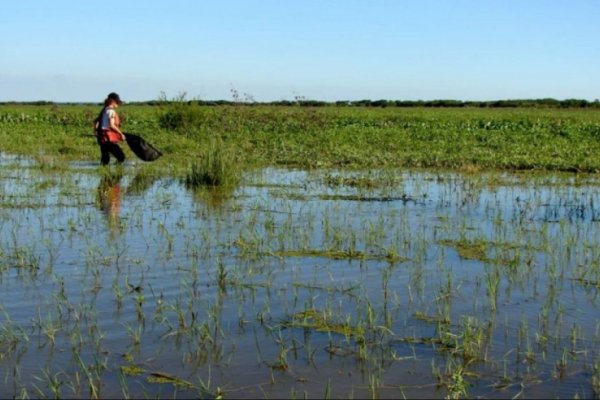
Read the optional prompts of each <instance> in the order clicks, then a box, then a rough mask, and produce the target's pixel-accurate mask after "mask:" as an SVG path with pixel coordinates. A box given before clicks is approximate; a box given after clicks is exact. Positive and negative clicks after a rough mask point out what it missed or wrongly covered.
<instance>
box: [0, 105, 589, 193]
mask: <svg viewBox="0 0 600 400" xmlns="http://www.w3.org/2000/svg"><path fill="white" fill-rule="evenodd" d="M98 109H99V106H98V107H93V106H89V105H81V106H76V105H68V106H67V105H65V106H62V105H61V106H49V105H37V106H35V105H2V106H0V141H1V142H2V151H3V152H8V153H13V154H22V155H28V156H31V157H33V158H36V159H40V160H42V161H43V163H46V164H52V165H53V163H54V162H55V161H57V162H59V163H60V162H64V161H70V160H92V161H96V160H99V149H98V146H97V144H96V140H95V138H94V137H93V135H92V128H91V126H92V121H93V119H94V118H95V116H96V115H97V112H98ZM119 113H120V115H121V116H122V120H123V124H122V126H123V129H124V130H126V131H128V132H132V133H136V134H140V135H142V136H143V137H144V138H145V139H147V140H148V141H149V142H150V143H152V144H153V145H155V146H156V147H157V148H159V149H160V150H161V151H162V152H163V153H164V156H163V157H162V158H161V159H160V160H158V161H156V162H154V163H151V164H147V165H149V166H148V167H147V168H152V169H154V168H155V169H158V170H160V171H162V173H165V172H168V173H169V174H171V175H175V174H179V175H180V176H182V177H185V176H186V175H188V174H190V175H192V176H191V178H192V180H193V179H194V178H193V177H194V176H195V174H199V175H200V176H203V172H202V171H203V169H199V167H195V168H196V170H194V172H190V165H195V164H201V163H204V162H205V159H206V158H207V157H206V154H205V152H206V151H209V150H210V149H211V140H214V138H217V137H218V138H220V140H222V142H223V146H224V148H225V149H235V151H236V155H237V157H238V158H237V160H236V161H237V162H236V164H237V165H256V166H282V165H283V166H293V167H301V168H319V167H326V168H341V167H343V168H357V169H358V168H360V169H366V168H377V169H379V168H388V167H390V168H398V167H427V168H450V169H457V170H465V171H481V170H498V169H500V170H544V171H546V170H551V171H571V172H598V171H600V158H599V157H597V154H600V112H598V111H597V110H594V109H588V110H584V109H531V108H523V109H519V108H512V109H478V108H460V109H456V108H452V109H444V108H436V109H431V108H372V107H369V108H367V107H365V108H361V107H335V106H331V107H321V108H311V107H300V106H280V107H273V106H267V105H261V106H255V107H244V106H231V105H227V106H201V105H197V104H185V105H182V104H178V103H161V104H160V105H156V106H149V105H125V106H124V107H122V108H121V109H120V110H119ZM124 147H125V146H124ZM213 150H214V149H213ZM126 154H127V157H128V158H134V157H135V156H134V155H133V154H132V153H131V152H130V151H129V150H126ZM206 162H207V161H206ZM213 162H214V161H213ZM210 165H213V164H210ZM210 168H213V167H210ZM202 179H204V178H202ZM211 179H212V178H207V180H208V181H210V180H211ZM383 182H385V178H384V177H382V178H381V179H380V178H377V177H355V178H348V179H345V178H338V177H335V176H333V175H332V176H330V177H329V179H328V183H329V184H331V185H347V186H354V187H366V188H368V187H373V186H379V185H381V184H382V183H383ZM390 183H393V182H390Z"/></svg>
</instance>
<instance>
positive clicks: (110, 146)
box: [100, 142, 125, 165]
mask: <svg viewBox="0 0 600 400" xmlns="http://www.w3.org/2000/svg"><path fill="white" fill-rule="evenodd" d="M100 153H101V157H100V162H101V163H102V165H108V163H109V161H110V155H111V154H112V155H113V156H114V157H115V158H116V159H117V162H119V163H122V162H123V161H125V154H123V150H121V148H120V147H119V145H118V144H116V143H110V142H106V143H101V144H100Z"/></svg>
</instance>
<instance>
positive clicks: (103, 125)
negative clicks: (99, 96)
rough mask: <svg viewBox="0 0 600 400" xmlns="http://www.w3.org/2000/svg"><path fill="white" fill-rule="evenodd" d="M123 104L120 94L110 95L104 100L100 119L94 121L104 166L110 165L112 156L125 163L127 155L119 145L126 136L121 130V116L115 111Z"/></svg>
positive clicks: (101, 160)
mask: <svg viewBox="0 0 600 400" xmlns="http://www.w3.org/2000/svg"><path fill="white" fill-rule="evenodd" d="M122 103H123V102H122V101H121V98H120V97H119V95H118V94H116V93H114V92H113V93H109V95H108V96H107V97H106V100H104V108H102V111H100V115H98V118H96V119H95V120H94V133H95V135H96V139H97V140H98V144H99V145H100V154H101V157H100V162H101V163H102V165H108V163H109V161H110V155H111V154H112V155H113V156H114V157H115V158H116V159H117V162H118V163H119V164H120V163H122V162H123V161H125V154H124V153H123V150H122V149H121V147H120V146H119V145H118V144H117V143H119V142H121V141H124V140H125V135H124V134H123V132H121V129H120V128H119V125H120V121H119V115H118V114H117V112H116V110H115V109H116V108H117V107H119V106H120V105H121V104H122Z"/></svg>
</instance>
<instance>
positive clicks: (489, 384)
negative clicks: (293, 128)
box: [0, 155, 600, 398]
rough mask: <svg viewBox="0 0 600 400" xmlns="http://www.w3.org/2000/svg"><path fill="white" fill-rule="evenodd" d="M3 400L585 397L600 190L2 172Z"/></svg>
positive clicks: (397, 180)
mask: <svg viewBox="0 0 600 400" xmlns="http://www.w3.org/2000/svg"><path fill="white" fill-rule="evenodd" d="M0 188H1V190H0V397H28V396H29V397H64V398H72V397H97V398H111V397H119V398H120V397H136V398H139V397H224V398H231V397H235V398H240V397H247V398H257V397H260V398H282V397H289V398H298V397H305V396H306V397H309V398H323V397H325V398H348V397H350V398H365V397H372V398H401V397H411V398H414V397H425V398H430V397H442V398H443V397H451V398H456V397H467V396H469V397H475V396H480V397H489V398H494V397H497V398H507V397H529V398H533V397H540V398H547V397H574V396H579V397H593V396H595V395H596V396H597V395H598V394H600V354H599V349H600V347H599V344H600V313H599V306H600V300H599V299H598V294H599V293H600V243H599V240H598V238H599V237H600V209H599V204H598V202H599V201H600V197H599V195H600V179H598V177H597V176H596V175H581V174H580V175H575V174H566V175H534V174H510V173H475V174H461V173H452V172H428V171H414V170H393V171H387V170H373V171H335V170H316V171H302V170H284V169H265V170H261V171H257V172H254V173H248V174H247V175H245V176H244V179H243V182H242V184H240V185H239V187H237V188H236V189H235V190H233V191H230V192H226V193H223V192H219V191H212V190H188V189H187V188H186V187H185V185H184V184H183V183H182V182H180V181H178V180H174V179H165V178H160V179H153V178H150V177H148V176H146V175H144V174H143V167H142V166H140V165H134V164H130V165H125V166H124V167H122V168H117V167H111V168H107V169H105V170H102V169H99V168H98V167H97V166H96V164H94V163H90V164H89V165H87V164H84V163H79V164H77V163H75V164H73V165H72V167H71V168H70V169H66V170H54V169H52V168H44V167H43V166H39V165H36V164H34V163H32V162H29V161H27V160H24V159H19V158H15V157H10V156H7V155H3V156H2V157H1V158H0Z"/></svg>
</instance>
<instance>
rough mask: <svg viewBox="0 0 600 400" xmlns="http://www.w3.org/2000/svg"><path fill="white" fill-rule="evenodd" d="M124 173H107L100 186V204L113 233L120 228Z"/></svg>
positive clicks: (118, 171) (119, 171)
mask: <svg viewBox="0 0 600 400" xmlns="http://www.w3.org/2000/svg"><path fill="white" fill-rule="evenodd" d="M122 177H123V171H122V170H120V169H119V170H117V171H111V172H105V173H104V174H103V175H102V179H100V184H99V185H98V202H99V205H100V207H101V209H102V211H103V212H104V215H105V216H106V220H107V222H108V226H109V228H110V230H111V231H113V232H114V231H117V230H118V228H119V226H120V225H119V217H120V214H121V178H122Z"/></svg>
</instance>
